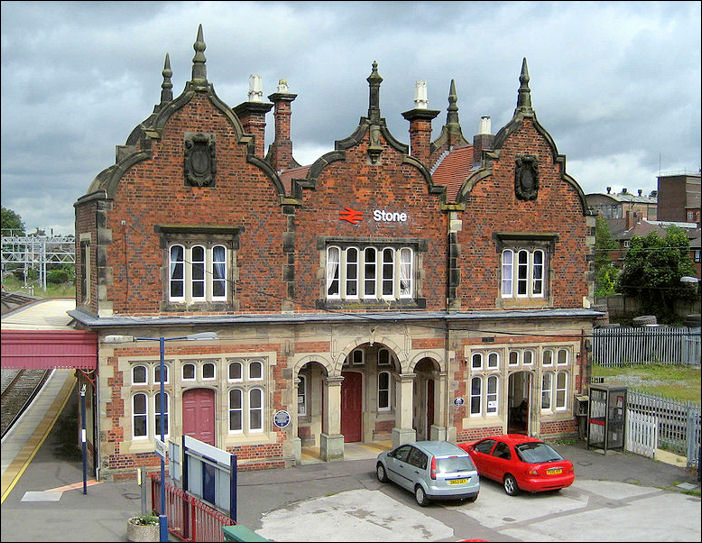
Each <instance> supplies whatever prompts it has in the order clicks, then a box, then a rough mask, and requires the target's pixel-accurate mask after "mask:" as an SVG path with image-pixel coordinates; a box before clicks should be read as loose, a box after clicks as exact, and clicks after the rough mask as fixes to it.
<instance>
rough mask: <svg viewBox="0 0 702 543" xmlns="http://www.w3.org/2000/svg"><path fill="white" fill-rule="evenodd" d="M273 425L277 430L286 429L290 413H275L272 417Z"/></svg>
mask: <svg viewBox="0 0 702 543" xmlns="http://www.w3.org/2000/svg"><path fill="white" fill-rule="evenodd" d="M273 424H275V425H276V426H277V427H278V428H287V426H288V424H290V413H288V412H287V411H276V413H275V415H273Z"/></svg>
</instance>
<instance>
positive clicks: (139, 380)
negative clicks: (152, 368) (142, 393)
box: [132, 365, 148, 385]
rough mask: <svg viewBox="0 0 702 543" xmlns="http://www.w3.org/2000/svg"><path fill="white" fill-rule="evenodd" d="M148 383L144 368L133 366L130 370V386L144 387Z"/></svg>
mask: <svg viewBox="0 0 702 543" xmlns="http://www.w3.org/2000/svg"><path fill="white" fill-rule="evenodd" d="M147 381H148V375H147V371H146V366H141V365H138V366H134V367H133V368H132V384H133V385H145V384H147Z"/></svg>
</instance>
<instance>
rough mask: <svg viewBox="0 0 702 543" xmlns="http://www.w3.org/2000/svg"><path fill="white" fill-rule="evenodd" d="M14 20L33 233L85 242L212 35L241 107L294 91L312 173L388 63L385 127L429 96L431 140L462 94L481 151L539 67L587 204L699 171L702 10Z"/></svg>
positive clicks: (136, 9)
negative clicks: (79, 228) (256, 86)
mask: <svg viewBox="0 0 702 543" xmlns="http://www.w3.org/2000/svg"><path fill="white" fill-rule="evenodd" d="M1 20H2V72H1V77H2V118H1V120H2V154H1V155H0V158H1V162H2V168H1V176H2V177H1V180H2V205H3V206H4V207H7V208H10V209H12V210H14V211H15V212H17V213H19V215H20V216H21V217H22V219H23V220H24V223H25V226H26V227H27V228H28V229H30V230H33V229H34V228H36V227H39V228H47V229H50V228H53V229H54V232H55V233H62V234H69V233H73V228H74V215H73V203H74V202H75V201H76V200H77V199H78V198H79V197H80V196H81V195H83V194H84V193H85V192H86V190H87V188H88V186H89V185H90V182H91V181H92V179H93V178H94V177H95V176H96V175H97V174H98V173H99V172H100V171H102V170H103V169H105V168H107V167H108V166H110V165H112V164H113V163H114V159H115V146H116V145H123V144H124V143H125V142H126V139H127V136H128V135H129V133H130V132H131V130H132V129H133V128H134V127H135V126H136V125H137V124H139V123H140V122H141V121H142V120H144V119H145V118H146V117H148V116H149V115H150V114H151V112H152V110H153V106H154V104H156V103H157V102H159V100H160V91H161V82H162V76H161V70H162V68H163V62H164V57H165V54H166V53H167V52H168V53H169V54H170V59H171V66H172V69H173V77H172V80H173V92H174V95H175V96H178V95H179V94H180V93H181V92H182V90H183V88H184V86H185V82H186V81H187V80H189V79H190V76H191V66H192V58H193V56H194V50H193V43H194V42H195V38H196V35H197V27H198V24H202V26H203V32H204V39H205V43H206V45H207V49H206V51H205V56H206V57H207V76H208V80H209V81H210V82H212V83H213V85H214V89H215V92H216V93H217V95H218V96H219V97H220V98H221V99H222V100H224V102H225V103H227V104H228V105H229V106H232V107H234V106H236V105H238V104H240V103H242V102H244V101H246V100H247V99H248V98H247V91H248V78H249V75H250V74H252V73H258V74H260V75H261V76H262V78H263V87H264V88H263V90H264V96H267V95H269V94H271V93H273V92H275V91H276V86H277V83H278V80H279V79H281V78H284V79H287V80H288V84H289V88H290V92H292V93H295V94H297V95H298V97H297V99H296V100H295V101H294V102H293V104H292V107H293V110H292V111H293V114H292V129H291V131H292V139H293V154H294V155H295V158H296V159H297V161H298V162H300V163H302V164H309V163H311V162H313V161H314V160H315V159H316V158H317V157H319V156H320V155H321V154H323V153H325V152H327V151H330V150H332V149H333V147H334V141H335V140H339V139H343V138H345V137H347V136H349V135H350V134H351V133H352V132H353V131H354V129H355V128H356V126H357V125H358V121H359V118H360V117H361V116H363V115H366V114H367V111H368V83H367V81H366V77H368V75H369V74H370V71H371V64H372V62H373V61H374V60H375V61H377V62H378V70H379V73H380V75H381V76H382V77H383V79H384V80H383V83H382V86H381V90H380V105H381V114H382V115H383V117H385V118H386V120H387V124H388V127H389V129H390V131H391V133H392V134H393V135H394V136H395V137H396V138H397V139H399V140H400V141H402V142H405V143H409V133H408V128H409V126H408V123H407V121H405V120H404V119H403V118H402V115H401V113H402V112H403V111H407V110H409V109H412V108H413V107H414V104H413V100H414V86H415V82H416V81H417V80H425V81H427V87H428V96H429V107H430V108H431V109H438V110H441V111H442V113H441V114H440V115H439V116H438V117H437V118H436V119H435V120H434V123H433V129H434V131H435V132H434V135H433V136H432V139H433V138H436V137H437V136H438V131H439V130H440V128H441V126H442V125H443V124H444V122H445V120H446V114H445V112H446V107H447V105H448V101H447V97H448V90H449V85H450V81H451V79H454V80H455V82H456V87H457V91H458V106H459V108H460V109H459V116H460V121H461V126H462V128H463V133H464V135H465V136H466V137H467V138H468V139H469V140H470V139H472V136H473V135H474V134H475V133H476V132H477V129H478V124H479V120H480V116H481V115H490V116H491V119H492V131H493V133H496V132H497V131H498V130H499V129H500V128H501V127H502V126H503V125H504V124H506V123H507V122H508V121H509V120H510V119H511V117H512V113H513V111H514V108H515V105H516V99H517V89H518V87H519V81H518V77H519V71H520V68H521V63H522V58H523V57H526V58H527V62H528V65H529V74H530V76H531V81H530V84H529V85H530V87H531V92H532V103H533V107H534V110H535V111H536V115H537V117H538V119H539V122H540V123H541V125H542V126H543V127H544V128H545V129H546V130H547V131H548V132H549V133H550V134H551V135H552V137H553V138H554V141H555V142H556V145H557V147H558V151H559V152H560V153H561V154H564V155H566V158H567V162H566V167H567V171H568V173H569V174H570V175H572V176H573V177H574V178H575V179H576V180H577V181H578V182H579V183H580V185H581V186H582V188H583V190H584V191H585V192H586V193H590V192H604V191H605V187H607V186H611V187H612V188H613V189H614V190H617V191H618V190H620V189H621V188H622V187H627V188H628V189H629V190H630V191H635V190H637V189H643V190H644V192H646V193H648V192H650V191H651V190H654V189H656V185H657V179H656V176H657V175H658V173H659V171H662V172H683V171H686V172H688V173H696V172H698V171H699V168H700V162H701V158H700V148H701V142H700V116H701V114H700V26H701V20H700V2H661V3H658V2H650V3H649V2H582V3H580V2H563V3H560V2H37V3H34V2H2V19H1ZM267 122H268V125H267V136H270V135H272V132H273V118H272V113H269V115H268V118H267ZM268 143H270V138H268V137H267V142H266V147H267V145H268Z"/></svg>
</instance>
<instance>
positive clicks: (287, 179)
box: [278, 165, 311, 194]
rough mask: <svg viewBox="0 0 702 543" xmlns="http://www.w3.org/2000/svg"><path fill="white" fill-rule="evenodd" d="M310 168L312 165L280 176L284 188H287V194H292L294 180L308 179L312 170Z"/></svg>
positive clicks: (288, 171) (281, 173) (285, 172)
mask: <svg viewBox="0 0 702 543" xmlns="http://www.w3.org/2000/svg"><path fill="white" fill-rule="evenodd" d="M310 167H311V165H310V166H300V167H299V168H293V169H291V170H286V171H284V172H280V174H278V175H279V177H280V180H281V181H282V182H283V186H284V187H285V194H290V192H291V188H292V180H293V179H303V178H305V177H307V172H308V171H309V170H310Z"/></svg>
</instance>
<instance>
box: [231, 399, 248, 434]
mask: <svg viewBox="0 0 702 543" xmlns="http://www.w3.org/2000/svg"><path fill="white" fill-rule="evenodd" d="M232 392H238V393H239V407H232ZM245 396H246V395H245V394H244V389H243V388H240V387H232V388H230V389H229V390H228V392H227V428H228V430H229V433H230V434H243V433H244V421H245V417H244V397H245ZM232 411H237V412H238V413H239V426H240V428H239V429H234V430H232Z"/></svg>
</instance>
